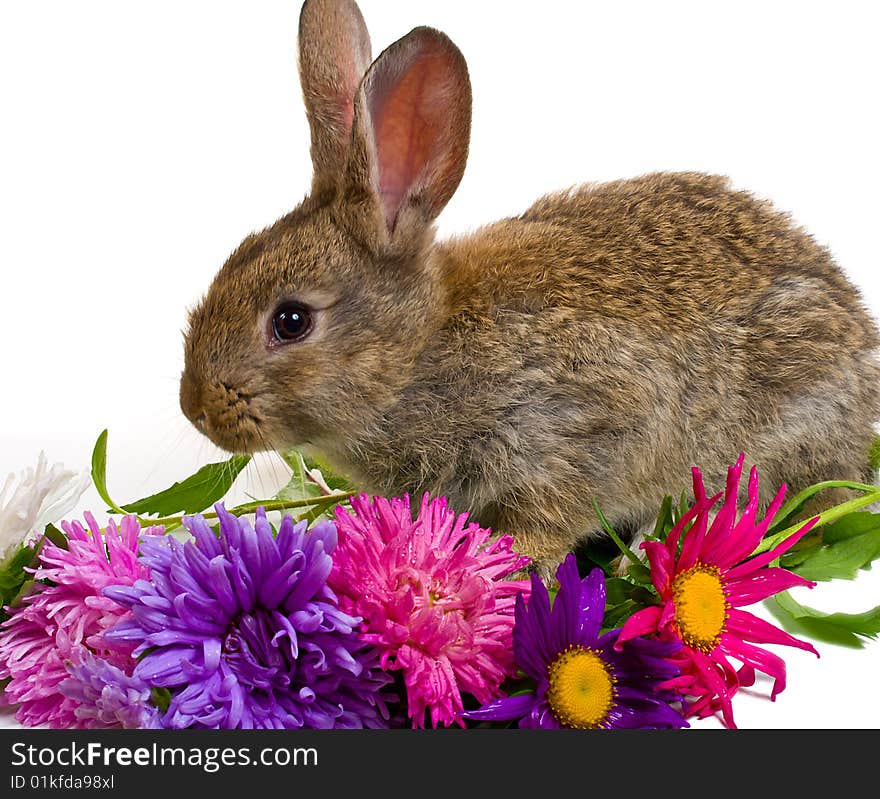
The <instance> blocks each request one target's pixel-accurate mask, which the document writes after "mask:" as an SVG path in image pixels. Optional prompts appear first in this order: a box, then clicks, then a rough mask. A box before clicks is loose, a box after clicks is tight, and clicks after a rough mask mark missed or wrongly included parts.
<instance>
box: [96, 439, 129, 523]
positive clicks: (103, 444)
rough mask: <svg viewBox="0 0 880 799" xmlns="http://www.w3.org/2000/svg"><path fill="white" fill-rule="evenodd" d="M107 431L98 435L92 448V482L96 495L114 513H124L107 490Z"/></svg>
mask: <svg viewBox="0 0 880 799" xmlns="http://www.w3.org/2000/svg"><path fill="white" fill-rule="evenodd" d="M107 435H108V433H107V431H106V430H104V432H102V433H101V435H99V436H98V440H97V441H96V442H95V448H94V449H93V450H92V483H94V485H95V489H96V490H97V492H98V496H99V497H101V499H103V500H104V502H106V503H107V505H109V507H110V510H112V511H114V512H115V513H124V511H123V510H122V508H120V507H119V506H118V505H117V504H116V503H115V502H114V501H113V500H112V499H111V498H110V493H109V492H108V491H107Z"/></svg>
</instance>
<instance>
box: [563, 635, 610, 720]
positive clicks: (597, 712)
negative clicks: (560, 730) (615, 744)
mask: <svg viewBox="0 0 880 799" xmlns="http://www.w3.org/2000/svg"><path fill="white" fill-rule="evenodd" d="M547 676H548V680H549V682H550V688H549V690H548V691H547V701H548V702H549V704H550V709H551V710H552V711H553V715H554V716H556V719H557V720H558V721H559V723H560V724H562V725H563V726H565V727H573V728H574V729H576V730H591V729H594V728H595V727H599V726H601V725H602V723H603V722H604V721H605V719H606V718H607V716H608V711H609V710H611V707H612V705H613V704H614V677H612V676H611V673H610V672H609V671H608V666H606V665H605V662H604V661H603V660H602V658H600V657H599V655H598V654H597V653H596V652H594V651H593V650H592V649H584V648H583V647H581V646H572V647H569V648H568V649H566V650H565V651H564V652H563V653H562V654H560V655H559V657H557V658H556V660H554V661H553V663H551V664H550V667H549V669H548V674H547Z"/></svg>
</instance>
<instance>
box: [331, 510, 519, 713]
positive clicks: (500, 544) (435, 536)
mask: <svg viewBox="0 0 880 799" xmlns="http://www.w3.org/2000/svg"><path fill="white" fill-rule="evenodd" d="M351 504H352V508H353V510H354V513H353V514H351V513H348V512H347V511H345V510H343V509H342V508H337V509H336V526H337V529H338V534H339V548H338V549H337V550H336V554H335V556H334V564H333V571H332V572H331V574H330V579H329V584H330V586H331V588H333V590H334V591H335V592H336V593H337V594H338V596H339V604H340V607H341V608H342V609H343V610H344V611H345V612H346V613H350V614H351V615H354V616H360V617H361V618H362V619H363V622H362V623H361V635H362V638H363V640H365V641H367V642H369V643H371V644H373V645H374V646H375V647H376V648H377V649H378V651H379V654H380V657H381V663H382V667H383V668H385V669H387V670H398V671H400V672H402V676H403V682H404V684H405V686H406V692H407V699H408V710H409V716H410V718H411V719H412V724H413V727H424V726H425V714H426V712H427V713H429V714H430V723H431V725H432V726H434V727H438V726H439V725H441V724H443V725H447V726H448V725H451V724H453V723H458V724H460V725H461V726H464V724H463V722H462V721H461V713H462V711H463V706H462V698H461V694H462V693H469V694H472V695H473V696H474V697H475V698H476V700H477V701H478V702H479V703H480V704H485V703H486V702H489V701H491V700H492V699H495V698H497V697H498V696H499V695H500V693H501V692H500V685H501V683H502V682H503V681H504V680H505V678H506V677H508V676H509V675H510V674H511V673H512V671H513V669H514V664H513V625H514V606H515V603H516V597H517V595H518V594H520V593H524V594H526V595H528V591H529V583H528V581H527V580H510V579H506V578H508V577H509V576H510V575H511V574H512V573H513V572H515V571H517V570H518V569H522V568H523V567H524V566H525V565H526V564H527V563H528V562H529V561H528V558H525V557H523V556H521V555H519V554H517V553H516V552H514V551H513V550H512V548H511V547H512V544H513V539H512V538H511V537H510V536H502V537H500V538H497V539H492V538H491V532H490V531H489V530H487V529H484V528H482V527H480V526H479V525H477V524H475V523H470V524H468V523H467V514H462V515H460V516H456V514H455V512H454V511H452V510H450V509H449V507H448V506H447V501H446V498H445V497H443V498H439V499H434V500H431V499H430V498H429V496H428V495H427V494H426V495H425V497H424V498H423V500H422V505H421V509H420V510H419V514H418V517H417V518H416V519H415V521H413V517H412V513H411V511H410V502H409V497H405V498H403V499H391V500H388V499H384V498H381V497H376V498H375V499H372V500H371V499H370V498H369V497H367V496H365V495H361V496H359V497H356V498H354V499H353V500H352V503H351Z"/></svg>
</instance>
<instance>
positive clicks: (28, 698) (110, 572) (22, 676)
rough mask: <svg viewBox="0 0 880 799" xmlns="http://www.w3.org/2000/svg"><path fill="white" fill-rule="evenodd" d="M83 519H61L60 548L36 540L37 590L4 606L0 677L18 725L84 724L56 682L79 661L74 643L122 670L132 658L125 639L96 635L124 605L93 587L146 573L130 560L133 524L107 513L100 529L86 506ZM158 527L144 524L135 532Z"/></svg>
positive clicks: (134, 555) (134, 549)
mask: <svg viewBox="0 0 880 799" xmlns="http://www.w3.org/2000/svg"><path fill="white" fill-rule="evenodd" d="M85 519H86V523H87V524H88V529H86V528H85V527H83V526H82V525H81V524H80V523H79V522H73V523H72V524H68V523H67V522H64V523H62V525H61V526H62V529H63V530H64V532H65V533H66V535H67V538H68V548H67V549H62V548H61V547H58V546H56V545H55V544H53V543H51V542H49V541H48V540H47V541H45V542H44V543H43V547H42V549H41V551H40V565H39V567H38V568H37V569H36V571H35V573H34V579H35V580H37V581H38V582H37V590H36V591H35V592H34V593H33V594H31V595H30V596H28V597H26V598H25V599H24V601H23V603H22V605H21V607H19V608H15V609H11V608H10V609H9V612H10V617H9V618H8V619H7V620H6V621H5V622H4V623H3V625H2V627H0V630H2V633H3V634H2V635H0V680H4V679H5V680H9V683H8V684H7V686H6V697H7V699H8V700H9V703H10V704H17V705H18V706H19V707H18V710H17V711H16V719H17V720H18V721H19V722H20V723H21V724H23V725H26V726H43V725H47V726H50V727H57V728H72V727H82V726H86V724H85V722H84V721H83V720H82V719H80V718H79V717H78V716H77V714H76V707H77V702H76V700H75V699H72V698H70V697H69V696H64V695H63V694H62V693H61V690H60V688H59V686H60V684H61V683H62V682H63V681H65V680H70V678H71V673H70V672H69V671H68V666H69V665H70V663H73V662H78V661H79V655H80V652H81V650H82V648H84V647H85V648H86V649H87V650H89V651H91V652H93V653H94V654H95V655H97V656H98V657H99V658H102V659H103V660H105V661H107V663H109V664H110V665H112V666H115V667H116V668H118V669H121V670H122V671H126V672H128V673H130V672H131V669H132V668H133V666H134V663H133V661H132V659H131V655H130V651H131V648H130V647H124V646H123V647H119V646H117V645H115V644H114V645H111V644H109V643H108V642H107V641H106V640H105V639H104V637H103V633H104V632H105V631H106V630H108V629H109V628H110V627H112V626H113V625H114V624H116V623H117V622H118V621H120V620H121V619H122V618H124V617H125V616H127V615H128V611H127V610H126V609H125V608H122V607H121V606H119V605H118V604H117V603H116V602H114V601H113V600H112V599H108V598H107V597H105V596H103V595H102V593H101V592H102V591H103V589H104V588H106V587H107V586H110V585H119V584H125V585H132V584H133V583H134V582H135V581H136V580H139V579H144V578H146V577H147V569H146V567H145V566H142V565H140V564H139V563H138V540H139V537H140V536H141V534H142V531H141V527H140V525H139V524H138V521H137V519H136V518H135V517H134V516H127V517H125V518H123V519H122V521H121V522H120V524H119V525H118V526H117V524H116V522H115V521H112V520H111V521H110V522H109V524H108V526H107V529H106V532H104V533H102V532H101V528H100V527H99V526H98V523H97V522H96V521H95V518H94V516H92V515H91V514H90V513H86V514H85ZM161 532H162V528H158V527H152V528H150V529H148V530H144V531H143V534H146V535H158V534H161ZM44 580H45V581H47V583H45V584H43V583H42V582H40V581H44ZM68 685H69V683H68Z"/></svg>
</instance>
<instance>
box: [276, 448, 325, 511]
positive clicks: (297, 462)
mask: <svg viewBox="0 0 880 799" xmlns="http://www.w3.org/2000/svg"><path fill="white" fill-rule="evenodd" d="M283 458H284V460H285V461H286V463H287V465H288V466H290V468H291V470H292V472H293V473H292V474H291V476H290V480H289V481H288V482H287V485H285V486H284V488H282V489H281V490H280V491H279V492H278V494H277V495H276V496H275V499H280V500H282V501H287V502H291V501H293V502H295V501H297V500H300V499H314V498H315V497H321V496H324V491H323V490H322V489H321V488H320V486H318V484H317V483H315V482H314V481H313V480H311V479H310V478H309V475H308V472H309V467H308V466H307V465H306V462H305V459H304V458H303V456H302V454H301V453H299V452H297V451H296V450H294V451H293V452H288V453H285V454H284V455H283Z"/></svg>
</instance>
